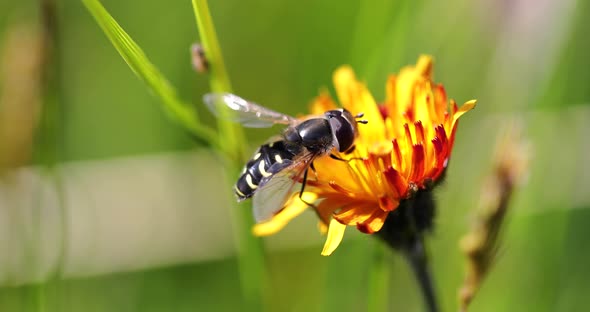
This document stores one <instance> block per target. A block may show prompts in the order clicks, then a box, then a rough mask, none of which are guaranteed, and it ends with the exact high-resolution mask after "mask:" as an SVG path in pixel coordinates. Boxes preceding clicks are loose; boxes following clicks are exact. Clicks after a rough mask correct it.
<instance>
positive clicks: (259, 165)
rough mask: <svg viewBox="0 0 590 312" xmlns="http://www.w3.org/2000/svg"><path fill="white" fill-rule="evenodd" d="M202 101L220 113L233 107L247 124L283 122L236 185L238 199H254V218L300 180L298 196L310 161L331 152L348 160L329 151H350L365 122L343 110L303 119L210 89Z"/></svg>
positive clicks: (272, 208)
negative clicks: (359, 125)
mask: <svg viewBox="0 0 590 312" xmlns="http://www.w3.org/2000/svg"><path fill="white" fill-rule="evenodd" d="M203 100H204V102H205V104H206V105H207V107H208V108H209V110H211V112H213V113H214V114H215V115H218V116H219V115H220V114H219V112H220V109H222V106H225V107H227V108H228V109H230V110H231V111H233V116H232V119H233V120H234V121H236V122H239V123H241V124H242V125H243V126H245V127H250V128H267V127H271V126H273V125H275V124H281V125H286V126H287V127H286V128H285V130H284V131H283V132H282V134H281V135H280V136H278V137H274V138H271V139H270V140H269V141H268V143H265V144H263V145H261V146H260V147H259V148H258V149H257V150H256V152H254V155H253V156H252V158H251V159H250V160H249V161H248V162H247V163H246V165H245V166H244V169H243V171H242V173H241V175H240V177H239V178H238V181H237V183H236V184H235V186H234V192H235V195H236V197H237V199H238V201H243V200H245V199H247V198H250V197H253V205H252V206H253V211H254V219H255V220H256V222H262V221H265V220H268V219H270V218H272V216H273V215H274V214H276V213H277V212H279V211H280V210H281V209H282V208H283V207H284V205H285V203H286V201H287V200H288V199H289V198H290V197H291V196H292V194H293V193H295V191H294V190H295V185H297V184H298V183H299V184H301V188H300V189H299V198H301V196H302V194H303V191H304V190H305V184H306V182H307V175H308V171H309V169H310V168H311V169H312V170H313V171H314V172H315V168H314V167H313V162H314V160H316V159H317V158H318V157H324V156H328V155H329V156H330V157H332V158H334V159H336V160H340V161H348V160H344V159H342V158H340V157H338V156H336V155H334V154H333V153H332V151H334V150H335V151H338V152H343V153H350V152H352V151H353V150H354V141H355V139H356V137H357V136H358V129H357V123H362V124H366V123H367V121H366V120H360V119H359V118H362V117H363V114H362V113H361V114H358V115H356V116H353V115H352V114H351V113H350V112H349V111H348V110H346V109H343V108H340V109H335V110H329V111H326V112H325V113H324V114H323V115H319V116H313V117H309V118H307V119H303V120H301V119H297V118H294V117H291V116H288V115H285V114H282V113H279V112H276V111H273V110H271V109H268V108H266V107H263V106H260V105H258V104H256V103H253V102H250V101H247V100H245V99H243V98H241V97H239V96H237V95H234V94H231V93H209V94H206V95H205V96H204V97H203ZM301 200H303V199H301ZM307 204H308V205H310V206H313V205H312V204H311V203H307Z"/></svg>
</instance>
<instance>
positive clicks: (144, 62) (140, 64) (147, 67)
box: [82, 0, 217, 146]
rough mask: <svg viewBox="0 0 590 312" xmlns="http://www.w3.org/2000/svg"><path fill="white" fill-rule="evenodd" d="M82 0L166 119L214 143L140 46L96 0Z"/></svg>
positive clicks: (189, 108)
mask: <svg viewBox="0 0 590 312" xmlns="http://www.w3.org/2000/svg"><path fill="white" fill-rule="evenodd" d="M82 2H83V3H84V5H85V6H86V8H87V9H88V11H89V12H90V13H91V14H92V16H93V17H94V19H95V20H96V22H97V23H98V25H99V26H100V27H101V28H102V30H103V31H104V33H105V35H106V36H107V37H108V38H109V40H110V41H111V43H112V44H113V46H114V47H115V48H116V49H117V51H118V52H119V54H120V55H121V57H122V58H123V59H124V60H125V62H126V63H127V65H129V68H131V70H132V71H133V72H134V73H135V74H136V75H137V76H138V77H139V78H140V79H141V80H142V81H143V82H145V83H146V84H147V86H148V88H149V89H150V90H151V91H152V92H153V93H154V94H155V95H156V96H158V97H159V98H160V100H162V104H163V108H164V110H165V111H166V113H167V114H168V115H169V116H170V118H171V119H172V120H174V121H175V122H177V123H179V124H181V125H182V126H183V127H184V128H186V129H187V130H188V131H190V132H191V134H193V135H194V136H195V137H196V138H197V139H198V140H200V141H203V142H205V143H207V144H209V145H211V146H216V145H217V139H216V134H215V132H214V131H213V130H212V129H210V128H208V127H206V126H203V125H202V124H201V123H200V122H199V119H198V115H197V111H196V109H193V107H192V106H191V105H190V104H187V103H185V102H183V101H182V100H180V99H179V98H178V96H177V95H176V91H175V90H174V88H173V87H172V86H171V85H170V83H169V82H168V80H166V78H165V77H164V76H163V75H162V73H160V71H159V70H158V69H157V68H156V67H155V66H154V65H153V64H152V63H151V62H150V60H149V59H148V58H147V56H146V55H145V53H144V52H143V51H142V50H141V48H140V47H139V46H138V45H137V44H136V43H135V42H134V41H133V39H131V37H130V36H129V35H128V34H127V33H126V32H125V31H124V30H123V28H121V26H120V25H119V24H118V23H117V21H115V19H114V18H113V17H112V16H111V15H110V14H109V12H108V11H107V10H106V9H105V8H104V7H103V6H102V4H101V3H100V1H98V0H82Z"/></svg>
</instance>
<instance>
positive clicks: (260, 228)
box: [252, 192, 318, 236]
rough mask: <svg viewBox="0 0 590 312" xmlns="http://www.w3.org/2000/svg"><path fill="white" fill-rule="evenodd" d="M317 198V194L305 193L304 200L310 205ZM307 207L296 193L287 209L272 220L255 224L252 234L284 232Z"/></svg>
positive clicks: (264, 234)
mask: <svg viewBox="0 0 590 312" xmlns="http://www.w3.org/2000/svg"><path fill="white" fill-rule="evenodd" d="M317 198H318V196H317V194H315V193H312V192H304V193H303V200H305V201H306V202H308V203H313V202H314V201H315V200H316V199H317ZM307 207H308V206H307V204H306V203H304V202H303V201H301V199H300V198H299V194H298V193H295V194H294V195H293V198H292V199H291V200H290V201H289V203H288V204H287V205H286V206H285V208H284V209H283V210H281V211H279V212H278V213H277V214H276V215H275V216H274V217H272V219H270V220H268V221H265V222H262V223H258V224H255V225H254V227H253V228H252V233H253V234H254V235H256V236H268V235H272V234H274V233H276V232H278V231H280V230H282V229H283V228H284V227H285V226H286V225H287V223H289V221H291V220H292V219H293V218H295V217H297V216H298V215H300V214H301V213H302V212H303V211H305V209H307Z"/></svg>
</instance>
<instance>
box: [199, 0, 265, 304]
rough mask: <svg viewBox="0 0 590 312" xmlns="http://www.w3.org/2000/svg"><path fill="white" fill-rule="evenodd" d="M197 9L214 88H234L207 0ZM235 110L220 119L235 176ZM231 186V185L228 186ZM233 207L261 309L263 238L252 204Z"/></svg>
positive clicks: (245, 284)
mask: <svg viewBox="0 0 590 312" xmlns="http://www.w3.org/2000/svg"><path fill="white" fill-rule="evenodd" d="M192 4H193V9H194V13H195V17H196V21H197V27H198V30H199V36H200V38H201V43H202V45H203V48H204V50H205V55H206V57H207V61H208V63H209V65H210V66H209V72H210V76H209V81H210V85H211V90H212V91H213V92H232V87H231V83H230V80H229V75H228V74H227V71H226V69H225V64H224V62H223V56H222V53H221V48H220V46H219V42H218V40H217V35H216V32H215V27H214V25H213V20H212V18H211V14H210V12H209V6H208V4H207V1H206V0H193V1H192ZM230 113H231V112H228V111H227V110H222V111H221V114H222V118H220V119H219V120H218V124H219V139H220V142H219V144H220V146H221V149H222V151H223V152H224V153H225V156H227V157H228V159H229V160H230V161H228V162H227V169H228V170H227V179H229V180H233V178H234V177H237V176H238V175H239V173H240V169H241V165H242V164H241V162H242V159H243V158H244V155H245V152H244V151H245V144H244V142H246V139H245V136H244V133H243V132H242V130H241V128H240V127H239V126H237V125H236V124H234V123H233V122H231V121H230V118H224V116H225V117H228V116H227V115H228V114H230ZM228 189H229V188H228ZM244 206H246V207H244ZM249 206H250V203H249V202H248V204H247V205H242V207H239V206H238V205H237V204H234V205H233V207H230V208H231V210H230V213H231V216H232V224H233V229H234V231H233V232H234V240H235V242H236V246H237V249H238V265H239V272H240V282H241V287H242V293H243V296H244V300H245V303H246V309H245V310H247V311H260V310H262V307H263V294H264V293H265V291H264V288H265V287H266V284H267V282H266V281H267V278H266V276H267V275H266V269H265V257H264V251H263V247H262V241H261V240H260V239H259V238H257V237H254V236H253V235H252V231H251V229H252V226H253V225H254V222H253V218H252V215H251V213H250V211H251V209H249V208H251V207H249Z"/></svg>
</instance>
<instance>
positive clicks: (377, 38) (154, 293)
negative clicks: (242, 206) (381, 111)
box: [0, 0, 590, 311]
mask: <svg viewBox="0 0 590 312" xmlns="http://www.w3.org/2000/svg"><path fill="white" fill-rule="evenodd" d="M103 5H104V6H105V7H106V9H107V10H108V11H109V12H110V13H111V14H112V15H113V17H114V18H115V19H116V20H117V21H118V22H119V23H120V24H121V26H122V27H123V28H124V29H125V30H126V31H127V32H128V33H129V34H130V35H131V37H132V38H133V39H134V40H135V41H136V42H137V43H138V44H139V45H140V46H141V47H142V48H143V50H144V51H145V52H146V54H147V56H148V57H149V58H150V60H151V61H152V62H153V63H154V64H155V65H156V66H157V67H158V68H159V69H160V70H161V71H162V73H163V74H164V75H165V76H166V77H167V78H168V79H169V80H170V82H171V83H172V85H174V86H175V87H176V88H177V91H178V93H179V96H180V97H181V98H183V99H185V100H186V101H188V102H190V103H193V104H194V105H195V107H196V109H198V110H199V112H200V115H201V120H203V122H205V123H207V124H208V125H211V126H214V125H215V121H214V118H212V117H210V115H209V113H208V112H207V111H206V110H205V109H204V107H203V105H202V104H201V100H200V99H201V97H202V95H203V94H204V93H206V92H207V91H208V86H209V84H208V80H207V76H206V75H203V74H197V73H195V72H194V70H193V69H192V67H191V64H190V54H189V48H190V45H191V44H192V43H194V42H198V40H199V38H198V32H197V29H196V27H195V21H194V15H193V11H192V7H191V3H190V1H172V2H168V3H165V2H151V1H140V0H128V1H114V0H105V1H103ZM38 6H39V5H38V3H37V2H34V1H30V0H27V1H18V2H17V1H2V2H0V12H1V13H0V18H1V19H0V34H4V35H3V36H2V38H5V37H7V36H8V34H9V33H10V31H11V29H13V28H14V27H15V25H22V24H30V25H33V26H34V25H37V24H38V19H39V9H38ZM57 7H58V11H57V13H58V15H57V16H58V30H59V32H58V37H57V46H56V50H55V51H56V57H57V68H56V76H55V79H56V80H55V81H54V83H53V84H52V86H53V87H54V88H55V89H54V90H52V92H53V94H54V95H55V98H56V99H57V100H56V101H55V103H57V104H56V105H54V106H50V107H52V108H51V111H50V112H49V113H50V114H52V119H51V120H52V121H53V122H50V123H49V125H48V128H44V131H46V132H45V133H41V134H39V136H40V137H41V139H40V140H38V141H36V143H35V145H34V146H33V155H34V157H33V160H32V161H27V162H26V163H25V165H26V166H29V167H26V168H31V167H30V166H34V165H35V164H42V163H46V162H53V160H55V161H56V163H57V166H58V168H61V169H60V170H62V169H63V168H65V169H63V170H64V171H63V172H65V177H64V178H63V179H64V180H67V181H66V183H65V184H60V185H61V186H59V187H58V189H60V188H61V191H62V192H65V193H67V194H68V195H67V196H65V200H63V198H62V200H61V201H60V200H57V202H58V204H56V205H55V207H57V208H55V207H53V208H52V209H56V210H51V209H50V210H47V211H45V210H43V209H44V208H43V207H44V206H45V205H46V203H47V202H46V201H45V200H46V197H43V195H42V194H43V192H41V191H39V190H38V189H36V191H33V192H29V191H27V190H29V189H26V188H25V190H24V191H23V190H22V189H21V188H18V187H12V186H11V185H13V184H11V180H10V179H9V178H3V180H2V181H3V182H2V184H1V185H0V191H1V192H0V200H1V201H0V204H2V205H3V206H0V210H3V212H2V218H3V220H2V223H0V224H3V225H4V227H3V229H2V230H0V235H2V237H0V253H1V254H2V256H0V264H1V265H0V311H234V310H241V309H242V308H243V302H242V300H241V291H240V284H239V282H238V279H239V275H238V267H237V265H236V259H235V253H234V252H233V244H232V238H231V231H232V230H231V227H232V225H231V222H230V220H229V217H228V212H227V211H226V210H227V203H228V202H229V201H230V200H232V199H231V198H226V197H227V192H225V191H223V188H225V187H226V185H227V183H225V182H224V181H223V179H221V178H220V177H219V176H220V172H221V168H220V167H221V166H222V165H221V163H220V162H219V161H217V160H216V159H215V157H214V156H212V154H211V153H210V152H209V151H207V150H206V149H204V148H203V147H201V146H199V144H196V143H195V142H194V141H193V140H192V139H191V138H190V137H189V136H188V135H187V134H186V132H185V131H184V130H183V129H181V128H180V127H178V126H177V125H176V124H174V123H172V122H170V121H169V119H168V118H167V116H166V115H165V114H164V113H163V112H162V110H161V108H160V102H159V100H158V99H157V98H156V97H154V96H153V95H152V94H150V92H149V91H148V90H147V88H146V86H145V85H144V84H143V83H142V82H141V81H140V80H139V79H137V77H136V76H135V75H134V74H133V72H132V71H131V70H129V68H128V67H127V66H126V64H125V63H124V61H123V60H122V59H121V57H120V56H119V55H118V53H117V52H116V50H115V49H114V48H113V47H112V45H111V44H110V42H109V41H108V39H107V38H106V36H105V35H104V34H103V33H102V31H101V29H100V28H99V27H98V25H97V24H96V22H95V21H94V20H93V18H92V17H91V15H90V14H89V13H88V12H87V10H86V9H85V7H84V6H83V4H82V3H81V2H79V1H74V0H58V1H57ZM210 9H211V14H212V16H213V21H214V23H215V26H216V28H217V35H218V37H219V40H220V44H221V47H222V49H223V54H224V57H225V62H226V66H227V68H228V71H229V75H230V78H231V80H232V84H233V87H234V92H235V93H237V94H239V95H241V96H243V97H245V98H248V99H252V100H255V101H256V102H258V103H262V104H264V105H265V106H268V107H271V108H273V109H276V110H279V111H282V112H285V113H289V114H293V115H295V114H298V113H303V112H305V111H306V110H307V105H308V103H309V101H310V100H311V99H312V98H313V97H314V96H316V95H317V94H318V91H319V90H321V89H322V88H327V89H328V90H333V89H332V85H331V84H332V83H331V76H332V72H333V70H334V69H335V68H336V67H338V66H339V65H341V64H351V65H352V66H353V67H354V68H355V70H356V72H357V74H358V76H359V77H360V79H362V80H364V81H366V83H367V84H368V86H369V89H370V90H371V91H372V92H373V94H374V96H375V98H377V99H382V98H383V97H384V83H385V80H386V78H387V75H388V74H389V73H395V72H397V71H398V70H399V69H400V68H401V67H403V66H405V65H409V64H414V63H415V62H416V60H417V58H418V56H419V55H420V54H431V55H433V56H434V59H435V81H437V82H442V83H443V84H444V85H445V87H446V90H447V94H448V95H449V96H450V97H451V98H453V99H456V100H457V102H459V103H463V102H465V101H467V100H470V99H472V98H476V99H478V107H477V108H476V109H475V110H474V111H472V112H469V113H468V114H467V115H465V116H464V117H463V118H462V119H461V125H460V126H459V130H458V135H457V139H456V143H455V150H454V152H453V160H452V161H451V165H450V168H449V172H448V179H447V182H446V184H445V186H443V187H442V188H439V189H438V191H437V200H438V216H437V228H436V230H435V231H434V233H433V234H432V237H431V239H430V240H429V241H428V244H429V254H430V257H431V261H432V265H433V272H434V276H435V280H436V288H437V291H438V295H439V300H440V303H441V307H442V310H443V311H456V310H457V300H456V298H457V290H458V288H459V287H460V285H461V283H462V281H463V274H464V273H463V270H464V259H463V257H462V255H461V253H460V251H459V248H458V240H459V238H460V237H461V236H462V235H463V234H464V233H466V232H467V230H468V229H469V226H470V224H471V220H472V217H473V211H474V208H475V207H476V206H477V203H478V198H479V196H480V190H481V187H482V185H483V181H484V180H485V177H486V176H487V175H488V174H490V172H491V170H492V169H491V165H492V155H493V149H494V145H495V140H496V137H497V136H498V133H501V132H502V131H506V128H507V127H509V126H511V125H512V124H513V123H514V121H515V120H516V122H518V123H519V124H520V125H521V126H522V129H523V133H524V135H525V137H526V138H527V140H528V141H529V142H530V144H531V147H532V153H531V161H530V172H529V174H528V178H527V179H526V183H525V184H524V185H523V186H522V187H521V188H520V189H519V190H518V192H517V193H516V194H515V198H514V200H513V202H512V205H511V211H510V213H509V216H508V219H507V223H506V227H505V229H504V230H505V232H504V234H505V235H504V239H503V244H502V247H501V249H500V253H499V258H498V260H497V262H496V266H495V267H494V269H493V271H492V273H491V275H490V276H489V278H488V279H487V280H486V281H485V283H484V285H483V288H482V289H481V291H480V293H479V294H478V295H477V297H476V299H475V301H474V303H473V305H472V310H473V311H515V310H520V311H522V310H524V311H582V310H587V303H586V295H587V293H588V290H589V289H590V282H589V280H590V270H589V269H588V268H587V263H589V262H590V248H589V247H588V246H590V245H589V244H588V242H587V241H588V237H590V226H589V225H590V212H589V211H590V210H588V208H590V195H588V189H589V188H590V166H589V165H588V162H587V159H588V156H587V155H588V153H589V152H590V141H589V140H588V138H587V134H588V133H590V126H589V123H590V108H589V107H588V104H589V103H590V88H589V87H588V86H589V81H590V58H588V53H589V52H590V49H589V48H590V40H589V39H588V36H587V33H588V31H589V30H590V1H586V0H567V1H551V0H542V1H531V0H518V1H492V0H479V1H466V0H451V1H403V0H402V1H347V2H343V1H328V0H320V1H237V0H228V1H225V0H224V1H211V3H210ZM6 45H7V41H5V40H2V51H6V48H7V47H6ZM23 53H27V51H23ZM3 57H5V56H3ZM8 63H11V61H10V60H9V61H8ZM4 64H6V62H5V63H4ZM3 77H4V81H1V82H0V83H2V85H3V86H6V85H7V82H6V81H7V80H6V79H7V78H6V77H10V75H8V76H6V75H4V76H3ZM44 112H45V113H46V114H47V111H46V110H45V111H44ZM15 124H17V125H18V123H15ZM47 129H49V130H47ZM278 131H280V130H279V129H277V128H273V129H264V130H247V135H248V138H249V141H248V144H249V146H250V149H251V150H254V148H255V147H256V145H258V144H260V143H261V142H263V141H264V140H265V139H266V138H267V137H268V136H270V135H272V134H276V133H277V132H278ZM10 152H11V151H10V150H3V151H1V153H4V154H6V153H10ZM47 155H49V156H47ZM178 155H180V156H178ZM183 155H184V156H183ZM187 155H188V156H187ZM195 155H196V156H195ZM50 159H51V160H50ZM146 159H147V161H146ZM113 164H115V165H113ZM152 166H153V168H159V169H154V170H156V171H154V172H152V171H150V168H152ZM33 168H37V169H38V167H33ZM130 168H131V169H130ZM133 168H135V169H133ZM162 168H164V169H162ZM21 169H22V168H21ZM37 169H35V170H37ZM126 170H129V171H126ZM158 170H160V171H158ZM162 170H163V171H162ZM121 172H127V173H128V174H129V175H131V176H133V175H134V174H137V173H141V174H140V175H138V176H137V179H133V177H131V178H129V180H124V181H121V180H120V179H121V175H120V174H122V173H121ZM159 172H165V173H166V176H165V177H160V176H159V175H158V173H159ZM187 172H188V173H187ZM9 174H10V173H9ZM9 174H7V175H9ZM111 174H112V175H111ZM117 174H119V175H117ZM72 175H73V176H76V177H77V178H75V179H73V180H72V178H71V176H72ZM81 176H84V177H85V178H84V179H83V180H84V183H86V184H85V187H84V188H83V189H84V190H85V191H87V192H88V193H85V192H78V191H76V190H79V189H80V188H79V185H80V184H79V183H81V182H80V181H81V179H82V178H80V177H81ZM68 179H70V180H68ZM76 179H78V180H76ZM93 179H97V180H96V188H99V187H100V188H101V190H104V192H102V193H100V194H102V195H103V196H104V197H96V198H94V197H93V198H92V199H88V198H89V196H92V195H89V194H90V193H92V191H93V190H94V189H95V185H94V184H93V183H94V182H93V181H95V180H93ZM154 180H155V181H160V182H158V183H159V184H158V183H156V184H154V183H155V182H153V181H154ZM48 183H50V184H51V183H54V182H48ZM112 185H115V186H116V187H115V186H113V187H111V188H109V187H110V186H112ZM68 187H71V188H68ZM154 190H159V191H162V192H161V193H158V192H156V191H154ZM154 192H155V193H154ZM40 194H41V195H40ZM105 194H106V195H105ZM154 194H155V195H154ZM153 196H160V197H158V200H159V201H158V203H163V204H162V205H154V204H153V202H152V203H151V204H150V201H151V198H153ZM21 197H22V198H26V199H21ZM105 198H108V200H106V199H105ZM86 199H87V201H85V200H86ZM120 202H125V203H128V204H129V205H128V206H129V207H134V208H133V209H130V210H129V211H126V209H125V207H126V206H125V205H122V204H120ZM80 203H81V204H80ZM84 203H86V204H84ZM88 203H90V204H88ZM118 205H122V206H118ZM144 205H145V206H144ZM150 205H152V206H159V207H152V206H150ZM24 206H27V207H33V208H31V209H32V210H31V211H33V213H32V215H33V217H30V216H29V217H30V218H29V217H27V218H24V217H23V216H22V215H21V214H20V212H22V211H24V209H25V208H24ZM148 206H150V207H149V211H150V213H154V211H157V213H159V214H154V215H152V217H153V219H150V221H149V222H153V223H149V222H143V221H142V220H144V219H145V218H147V217H146V216H145V215H144V214H143V213H142V208H144V207H145V208H146V209H148V208H147V207H148ZM35 207H39V211H43V212H42V213H39V215H36V214H35V213H34V211H37V210H35ZM60 207H61V208H60ZM64 207H65V208H64ZM113 207H116V209H115V208H113ZM119 207H123V209H119ZM154 209H155V210H154ZM192 210H196V212H195V211H192ZM52 211H53V212H55V213H57V214H63V216H62V217H61V218H62V219H59V218H58V219H59V220H57V221H55V222H56V224H58V225H59V226H57V227H56V228H58V230H56V233H57V234H56V233H53V234H55V235H56V237H58V238H55V239H54V240H52V241H53V242H54V244H50V245H45V244H44V242H45V241H46V239H47V237H46V236H43V234H44V233H45V232H44V230H43V229H40V228H38V225H39V224H43V222H44V221H43V220H46V219H51V216H52V214H51V212H52ZM167 211H170V214H175V218H176V219H175V220H176V221H174V222H172V221H171V222H168V223H166V220H167V219H166V218H162V217H161V216H162V215H160V214H163V215H167ZM35 216H37V217H38V218H36V217H35ZM165 219H166V220H165ZM23 220H24V221H23ZM60 220H61V221H60ZM81 220H82V221H81ZM178 220H182V222H184V223H182V222H180V221H178ZM160 221H161V222H162V224H164V225H160V226H158V224H160V223H158V222H160ZM177 221H178V222H180V223H178V222H177ZM35 222H39V223H35ZM175 222H177V223H175ZM113 223H116V224H117V227H116V229H117V230H116V231H110V230H109V229H110V228H111V226H112V224H113ZM150 224H151V225H150ZM178 224H182V226H180V227H178ZM173 225H175V226H173ZM99 228H100V229H102V230H101V231H104V232H101V231H99V230H97V229H99ZM155 228H157V231H156V230H155ZM59 229H61V230H59ZM72 229H73V230H72ZM353 232H355V231H354V230H353V229H350V230H349V231H348V232H347V235H345V238H344V241H343V243H342V245H341V246H340V247H339V248H338V250H337V251H336V252H335V253H334V254H333V255H332V256H330V257H328V258H325V257H321V256H320V254H319V253H320V250H321V246H322V244H323V237H322V236H320V235H319V233H317V231H316V225H315V221H314V220H313V216H312V214H311V213H310V214H306V215H305V216H303V217H302V218H299V219H297V220H295V221H294V222H293V224H290V225H289V226H288V227H287V228H286V229H285V230H284V231H283V232H280V233H279V234H277V235H276V236H274V237H271V238H268V239H265V245H266V246H267V247H268V251H267V266H268V270H269V277H270V285H271V287H269V289H267V292H268V293H267V294H266V299H265V306H266V308H267V310H269V311H363V310H366V306H367V294H368V291H369V289H370V285H368V282H369V278H368V274H369V273H368V272H369V268H368V267H369V266H370V265H371V263H372V262H371V254H372V253H373V251H374V249H375V248H378V247H377V246H376V245H377V242H376V240H374V239H372V238H370V237H367V236H364V235H361V234H357V233H353ZM97 233H98V234H97ZM100 233H108V235H107V234H105V235H104V236H103V235H102V234H100ZM142 235H143V236H142ZM160 236H165V237H168V238H170V239H171V240H170V241H166V242H165V243H162V242H161V241H159V240H158V237H160ZM39 237H40V238H39ZM130 237H140V238H141V239H143V240H142V242H143V243H142V244H137V245H134V247H133V248H130V249H132V250H133V252H129V250H128V249H127V248H128V246H129V245H128V244H130V243H128V242H127V240H128V239H131V238H130ZM301 237H303V238H301ZM55 242H58V243H55ZM150 242H154V243H153V244H150ZM170 242H173V243H170ZM135 243H137V241H135ZM168 243H170V246H173V247H170V248H168V249H162V250H160V249H159V248H160V247H161V246H165V245H167V244H168ZM72 244H73V245H75V246H78V247H76V248H81V250H83V251H84V252H83V253H76V252H71V250H72V249H68V248H67V247H68V246H70V247H71V245H72ZM219 246H221V247H219ZM72 248H73V247H72ZM40 250H41V251H40ZM48 250H49V251H48ZM47 254H52V255H54V256H52V257H49V258H50V259H52V260H51V261H49V260H46V259H48V258H47V257H46V255H47ZM121 254H126V255H127V257H128V258H127V261H126V262H124V261H123V262H120V261H118V260H117V259H118V258H119V257H120V255H121ZM80 255H82V256H80ZM386 261H388V262H389V263H391V271H389V272H385V274H387V279H388V281H389V286H388V287H389V288H388V290H387V298H388V305H389V310H390V311H422V310H423V306H422V303H421V301H420V299H421V298H420V294H419V292H418V289H417V286H416V283H415V281H414V279H413V277H412V275H411V272H410V271H409V269H408V267H407V265H406V263H405V262H404V261H403V259H401V258H400V257H399V255H396V254H394V253H388V254H387V255H386ZM22 263H24V264H22ZM23 268H24V269H23ZM41 271H42V272H44V273H39V274H40V275H41V277H40V278H35V277H34V276H37V274H36V273H34V272H41ZM31 272H33V273H31ZM35 280H36V281H37V282H32V281H35ZM39 281H40V282H39Z"/></svg>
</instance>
